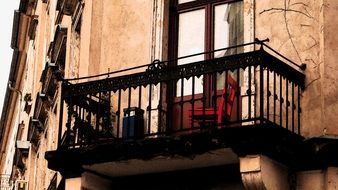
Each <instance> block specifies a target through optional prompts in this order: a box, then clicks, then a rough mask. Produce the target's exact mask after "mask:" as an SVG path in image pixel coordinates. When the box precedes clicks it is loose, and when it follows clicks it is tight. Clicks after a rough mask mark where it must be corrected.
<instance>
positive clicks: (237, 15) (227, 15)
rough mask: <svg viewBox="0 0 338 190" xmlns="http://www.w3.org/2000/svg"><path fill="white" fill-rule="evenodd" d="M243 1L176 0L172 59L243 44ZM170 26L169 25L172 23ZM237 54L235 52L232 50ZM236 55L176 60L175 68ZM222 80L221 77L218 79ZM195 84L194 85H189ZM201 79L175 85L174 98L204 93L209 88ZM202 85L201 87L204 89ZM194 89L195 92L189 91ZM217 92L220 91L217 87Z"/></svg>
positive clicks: (211, 55)
mask: <svg viewBox="0 0 338 190" xmlns="http://www.w3.org/2000/svg"><path fill="white" fill-rule="evenodd" d="M242 4H243V3H242V1H229V0H223V1H220V0H209V1H205V0H178V1H177V2H174V7H175V8H174V13H173V17H172V18H173V19H174V21H173V22H174V24H173V25H174V26H176V28H175V29H174V31H175V33H176V34H173V35H172V36H173V39H174V41H175V45H174V50H173V52H174V53H173V54H174V55H173V57H174V58H179V57H185V56H189V55H193V54H198V53H202V52H210V51H213V50H217V49H222V48H226V47H229V46H234V45H237V44H242V43H243V11H242V10H243V5H242ZM173 22H172V23H173ZM235 51H237V50H235ZM233 53H236V52H234V50H227V51H225V50H224V51H217V52H214V53H206V54H202V55H196V56H191V57H188V58H184V59H179V60H178V61H177V63H176V64H177V65H183V64H188V63H192V62H197V61H201V60H206V59H212V58H215V57H221V56H224V55H230V54H233ZM218 77H222V76H218ZM193 82H194V84H192V83H193ZM205 83H206V81H205V79H203V78H198V77H195V79H194V81H193V79H188V80H187V79H183V81H181V80H180V81H178V82H177V85H176V96H177V97H179V96H189V95H192V93H193V91H194V94H199V93H203V91H205V90H206V89H205V88H207V87H208V85H207V84H205ZM203 84H204V85H203ZM192 86H194V89H193V88H192ZM217 86H218V88H222V87H221V85H220V84H218V85H217Z"/></svg>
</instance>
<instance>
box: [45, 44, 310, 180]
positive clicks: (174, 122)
mask: <svg viewBox="0 0 338 190" xmlns="http://www.w3.org/2000/svg"><path fill="white" fill-rule="evenodd" d="M233 50H236V51H233ZM217 51H218V52H223V54H224V56H221V57H217V58H213V59H209V60H200V61H192V62H190V63H188V61H187V60H193V59H194V57H198V56H201V55H202V56H203V55H206V54H209V55H215V54H214V53H215V52H216V51H215V52H207V53H201V54H195V55H191V56H186V57H182V58H179V59H175V60H170V61H164V62H160V61H154V62H153V63H152V64H149V65H143V66H137V67H134V68H129V69H125V70H121V71H116V72H111V73H108V74H104V75H97V76H91V77H83V78H77V79H65V80H63V83H62V100H61V113H60V115H61V117H60V124H59V139H58V142H59V144H58V150H56V151H51V152H47V154H46V159H47V160H48V161H49V167H50V168H52V169H55V170H59V171H60V170H62V168H63V169H65V168H67V169H69V168H73V169H74V170H81V167H82V166H81V165H86V164H96V163H103V162H112V161H118V160H131V159H141V160H142V159H147V160H148V159H151V158H154V157H155V156H158V155H180V156H183V157H189V156H191V155H202V154H203V153H205V152H208V151H218V150H220V149H223V152H227V153H226V154H227V155H228V158H230V157H231V158H233V159H232V161H234V160H236V159H237V158H236V155H242V154H250V153H262V154H269V155H270V156H272V157H276V158H277V160H281V161H282V162H283V163H284V162H290V161H291V162H292V161H294V160H295V159H293V158H295V157H296V155H297V154H298V153H297V148H298V147H299V146H300V143H301V142H302V140H303V137H302V136H301V122H300V121H301V106H300V105H301V93H302V89H303V88H304V80H305V76H304V74H303V73H302V72H301V71H300V70H301V69H302V67H300V66H297V65H296V64H295V63H293V62H292V61H290V60H289V59H287V58H285V57H284V56H282V55H280V54H279V53H278V52H276V51H274V50H273V49H271V48H270V47H269V46H267V45H266V44H265V43H264V42H263V41H258V40H257V41H255V42H253V43H248V44H243V45H238V46H234V47H229V48H224V49H221V50H217ZM231 52H237V53H236V54H234V53H231ZM238 52H240V53H238ZM184 59H185V60H186V61H184V63H185V64H180V63H182V60H184ZM195 60H196V59H195ZM173 65H176V66H173ZM64 108H67V109H66V110H64ZM64 111H65V112H66V114H64V113H63V112H64ZM62 116H65V117H62ZM276 147H282V148H280V149H276ZM285 147H287V148H285ZM224 148H225V149H224ZM226 148H231V151H233V153H229V154H228V149H226ZM107 150H110V151H107ZM231 151H230V152H231ZM200 158H201V157H199V158H198V157H195V159H194V160H195V161H196V162H198V160H199V159H200ZM290 158H291V159H290ZM201 159H204V158H201ZM210 159H211V158H210ZM217 159H218V158H215V160H217ZM222 159H223V158H222ZM222 159H219V160H222ZM61 160H62V161H61ZM65 160H66V161H65ZM232 161H231V162H232ZM215 162H216V161H215ZM234 162H236V161H234ZM180 163H184V162H183V161H180ZM199 164H200V163H199ZM223 164H224V163H223ZM144 167H145V168H147V167H148V166H145V165H144ZM182 167H184V166H183V165H182ZM91 169H93V170H95V168H91ZM96 169H97V168H96ZM130 169H132V168H130ZM147 169H148V170H154V168H153V167H151V166H150V165H149V167H148V168H147ZM153 172H154V171H153ZM126 175H127V174H126Z"/></svg>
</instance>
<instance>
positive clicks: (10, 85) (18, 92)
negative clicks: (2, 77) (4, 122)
mask: <svg viewBox="0 0 338 190" xmlns="http://www.w3.org/2000/svg"><path fill="white" fill-rule="evenodd" d="M8 88H9V90H11V91H13V92H15V93H17V94H18V95H19V110H18V115H17V118H18V120H17V121H18V126H15V128H14V129H16V127H19V124H20V116H21V107H22V92H21V91H20V90H19V89H17V88H14V87H13V86H12V81H9V82H8ZM13 132H14V140H15V142H14V147H16V139H17V135H18V129H16V132H15V131H13ZM14 154H15V151H14ZM13 158H14V155H13ZM12 164H13V163H12ZM12 173H13V166H12V171H11V176H12Z"/></svg>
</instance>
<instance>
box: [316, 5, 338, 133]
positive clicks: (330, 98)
mask: <svg viewBox="0 0 338 190" xmlns="http://www.w3.org/2000/svg"><path fill="white" fill-rule="evenodd" d="M321 10H322V16H323V18H322V20H323V23H322V25H321V27H320V28H321V35H322V36H321V38H322V39H321V49H322V51H323V52H322V56H321V57H322V61H321V62H320V63H319V67H320V75H319V76H318V78H319V80H320V82H321V83H322V87H321V90H322V98H321V107H322V112H321V113H322V127H323V128H325V129H326V130H324V131H325V134H328V135H337V134H338V64H337V61H338V57H337V52H338V45H337V44H338V35H337V30H338V26H337V24H336V23H338V18H337V10H338V1H336V0H322V4H321Z"/></svg>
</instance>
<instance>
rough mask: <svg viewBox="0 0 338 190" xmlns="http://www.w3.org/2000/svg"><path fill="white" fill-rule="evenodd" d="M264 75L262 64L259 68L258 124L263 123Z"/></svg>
mask: <svg viewBox="0 0 338 190" xmlns="http://www.w3.org/2000/svg"><path fill="white" fill-rule="evenodd" d="M263 79H264V73H263V66H262V64H261V65H260V67H259V105H260V108H259V110H260V111H259V112H260V122H261V123H263V120H264V80H263Z"/></svg>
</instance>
